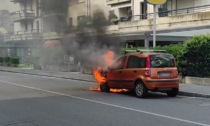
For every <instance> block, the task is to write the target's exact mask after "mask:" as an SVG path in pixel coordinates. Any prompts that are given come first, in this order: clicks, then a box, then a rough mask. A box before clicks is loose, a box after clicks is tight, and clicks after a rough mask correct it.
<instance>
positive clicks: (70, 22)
mask: <svg viewBox="0 0 210 126" xmlns="http://www.w3.org/2000/svg"><path fill="white" fill-rule="evenodd" d="M72 26H73V19H72V17H70V18H69V27H72Z"/></svg>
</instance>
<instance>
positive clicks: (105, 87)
mask: <svg viewBox="0 0 210 126" xmlns="http://www.w3.org/2000/svg"><path fill="white" fill-rule="evenodd" d="M100 90H101V92H109V90H110V89H109V86H108V84H107V83H102V84H100Z"/></svg>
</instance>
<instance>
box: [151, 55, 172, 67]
mask: <svg viewBox="0 0 210 126" xmlns="http://www.w3.org/2000/svg"><path fill="white" fill-rule="evenodd" d="M150 61H151V67H152V68H158V67H175V61H174V58H173V56H171V55H151V57H150Z"/></svg>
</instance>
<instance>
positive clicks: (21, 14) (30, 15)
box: [10, 9, 35, 21]
mask: <svg viewBox="0 0 210 126" xmlns="http://www.w3.org/2000/svg"><path fill="white" fill-rule="evenodd" d="M10 15H11V20H12V21H17V20H22V19H34V18H35V13H34V12H33V11H32V10H30V9H24V10H20V11H16V12H12V13H11V14H10Z"/></svg>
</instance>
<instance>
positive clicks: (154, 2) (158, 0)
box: [147, 0, 166, 47]
mask: <svg viewBox="0 0 210 126" xmlns="http://www.w3.org/2000/svg"><path fill="white" fill-rule="evenodd" d="M147 2H148V3H150V4H152V5H153V47H156V17H157V12H156V8H157V5H161V4H164V3H166V0H147Z"/></svg>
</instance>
